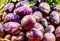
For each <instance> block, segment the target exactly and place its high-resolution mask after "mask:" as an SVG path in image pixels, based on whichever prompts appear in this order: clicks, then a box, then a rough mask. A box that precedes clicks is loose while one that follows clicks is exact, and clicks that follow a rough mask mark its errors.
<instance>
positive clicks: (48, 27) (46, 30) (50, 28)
mask: <svg viewBox="0 0 60 41" xmlns="http://www.w3.org/2000/svg"><path fill="white" fill-rule="evenodd" d="M54 31H55V28H54V26H53V25H48V26H47V27H46V28H45V33H47V32H49V33H52V32H54Z"/></svg>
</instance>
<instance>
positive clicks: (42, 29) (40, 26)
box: [34, 23, 44, 34]
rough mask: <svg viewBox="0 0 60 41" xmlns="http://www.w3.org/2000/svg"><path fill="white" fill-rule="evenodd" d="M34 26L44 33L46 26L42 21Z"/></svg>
mask: <svg viewBox="0 0 60 41" xmlns="http://www.w3.org/2000/svg"><path fill="white" fill-rule="evenodd" d="M34 28H36V29H39V30H40V31H41V32H42V33H43V34H44V27H43V26H42V25H41V24H40V23H36V24H35V26H34Z"/></svg>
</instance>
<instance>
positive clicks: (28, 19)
mask: <svg viewBox="0 0 60 41" xmlns="http://www.w3.org/2000/svg"><path fill="white" fill-rule="evenodd" d="M35 23H36V20H35V18H34V17H33V16H32V15H26V16H25V17H23V18H22V20H21V26H22V27H23V29H24V30H29V29H31V28H32V27H33V26H34V25H35Z"/></svg>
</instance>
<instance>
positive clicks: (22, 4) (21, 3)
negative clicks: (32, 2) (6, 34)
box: [16, 0, 29, 8]
mask: <svg viewBox="0 0 60 41" xmlns="http://www.w3.org/2000/svg"><path fill="white" fill-rule="evenodd" d="M27 3H29V2H28V1H27V0H26V1H21V2H19V3H17V4H16V8H17V7H21V6H25V4H27Z"/></svg>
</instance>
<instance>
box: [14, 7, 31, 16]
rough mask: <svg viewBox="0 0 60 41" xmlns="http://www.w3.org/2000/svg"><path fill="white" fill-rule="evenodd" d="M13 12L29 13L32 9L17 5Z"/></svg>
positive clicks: (21, 14) (19, 13)
mask: <svg viewBox="0 0 60 41" xmlns="http://www.w3.org/2000/svg"><path fill="white" fill-rule="evenodd" d="M14 13H15V14H17V15H20V16H25V15H31V14H32V9H31V8H30V7H27V6H22V7H18V8H17V9H15V10H14Z"/></svg>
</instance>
